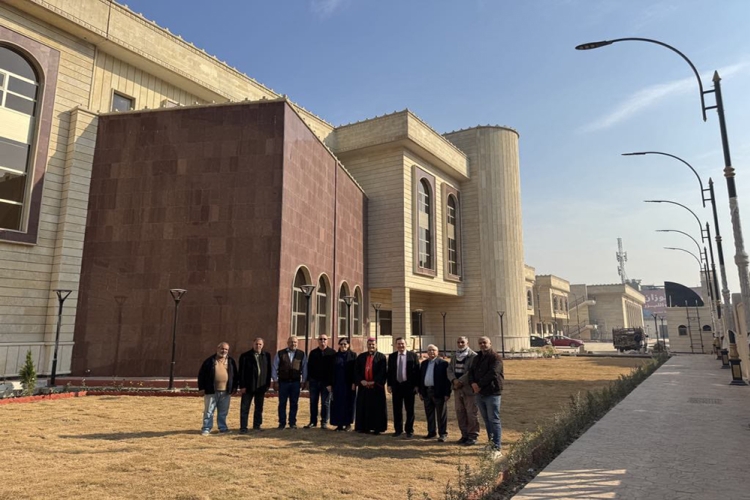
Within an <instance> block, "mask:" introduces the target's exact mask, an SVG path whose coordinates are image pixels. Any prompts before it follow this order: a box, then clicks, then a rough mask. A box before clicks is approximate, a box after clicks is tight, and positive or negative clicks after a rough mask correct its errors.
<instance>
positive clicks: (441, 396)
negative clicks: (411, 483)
mask: <svg viewBox="0 0 750 500" xmlns="http://www.w3.org/2000/svg"><path fill="white" fill-rule="evenodd" d="M420 368H421V369H420V376H419V399H421V400H422V401H424V412H425V414H426V415H427V435H426V436H425V439H432V438H434V437H435V436H438V441H440V442H441V443H444V442H445V441H446V440H447V439H448V405H447V403H448V399H450V397H451V383H450V381H449V380H448V362H447V361H445V360H444V359H441V358H439V357H438V348H437V346H435V345H433V344H430V345H428V346H427V359H426V360H425V361H423V362H422V366H421V367H420ZM436 421H437V426H436V425H435V423H436ZM436 427H437V429H436ZM436 430H437V432H435V431H436Z"/></svg>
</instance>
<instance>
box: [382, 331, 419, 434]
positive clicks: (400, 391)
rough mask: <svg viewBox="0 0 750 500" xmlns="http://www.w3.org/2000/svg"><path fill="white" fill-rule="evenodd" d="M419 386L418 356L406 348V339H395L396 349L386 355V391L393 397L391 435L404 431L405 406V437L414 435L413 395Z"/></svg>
mask: <svg viewBox="0 0 750 500" xmlns="http://www.w3.org/2000/svg"><path fill="white" fill-rule="evenodd" d="M418 388H419V358H418V357H417V354H416V353H415V352H414V351H407V350H406V341H405V340H404V339H403V338H402V337H399V338H397V339H396V351H395V352H392V353H391V354H389V355H388V393H389V394H390V395H391V396H392V399H393V428H394V430H395V432H394V433H393V437H399V436H400V435H401V434H403V432H404V414H403V409H404V408H406V437H408V438H410V437H412V436H413V435H414V396H415V394H416V393H417V390H418Z"/></svg>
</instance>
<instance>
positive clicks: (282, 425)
mask: <svg viewBox="0 0 750 500" xmlns="http://www.w3.org/2000/svg"><path fill="white" fill-rule="evenodd" d="M285 427H286V424H279V426H278V427H276V428H277V429H283V428H285Z"/></svg>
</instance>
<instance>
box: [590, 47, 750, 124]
mask: <svg viewBox="0 0 750 500" xmlns="http://www.w3.org/2000/svg"><path fill="white" fill-rule="evenodd" d="M747 67H748V63H747V62H741V63H737V64H733V65H731V66H726V67H724V68H722V69H720V70H719V74H720V75H721V78H722V80H724V79H726V78H727V77H729V76H731V75H734V74H736V73H739V72H740V71H743V70H744V69H745V68H747ZM712 76H713V73H707V74H704V75H701V80H702V81H703V82H704V89H706V90H707V89H708V88H710V87H705V85H706V82H710V81H711V78H712ZM709 85H710V84H709ZM688 92H697V89H696V81H695V77H692V76H691V77H687V78H682V79H680V80H674V81H671V82H667V83H660V84H657V85H651V86H649V87H646V88H644V89H641V90H639V91H638V92H636V93H635V94H633V95H631V96H630V97H629V98H627V99H626V100H625V101H624V102H622V103H620V104H619V105H618V106H616V107H615V109H613V110H612V111H610V112H609V113H607V114H606V115H604V116H603V117H601V118H599V119H597V120H594V121H593V122H591V123H589V124H587V125H585V126H583V127H581V128H580V129H579V130H578V132H579V133H589V132H598V131H600V130H604V129H608V128H610V127H612V126H614V125H617V124H618V123H620V122H623V121H625V120H627V119H628V118H630V117H632V116H634V115H636V114H638V113H639V112H640V111H642V110H644V109H646V108H649V107H651V106H653V105H655V104H657V103H658V102H659V101H662V100H664V99H666V98H668V97H672V96H676V95H680V94H685V93H688ZM707 105H710V104H709V103H707Z"/></svg>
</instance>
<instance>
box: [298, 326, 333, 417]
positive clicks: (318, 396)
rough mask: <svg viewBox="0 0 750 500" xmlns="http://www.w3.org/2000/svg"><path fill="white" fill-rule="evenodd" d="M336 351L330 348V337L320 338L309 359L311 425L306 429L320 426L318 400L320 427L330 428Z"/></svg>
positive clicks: (308, 379)
mask: <svg viewBox="0 0 750 500" xmlns="http://www.w3.org/2000/svg"><path fill="white" fill-rule="evenodd" d="M335 362H336V351H334V350H333V349H331V348H330V347H328V335H326V334H321V335H320V336H318V347H316V348H315V349H313V350H312V352H310V355H309V356H308V358H307V382H308V389H309V390H310V423H309V424H307V425H306V426H305V429H311V428H313V427H315V426H317V425H318V400H320V402H321V408H320V427H321V428H322V429H327V428H328V413H329V411H330V408H331V390H332V389H333V368H334V363H335Z"/></svg>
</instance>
